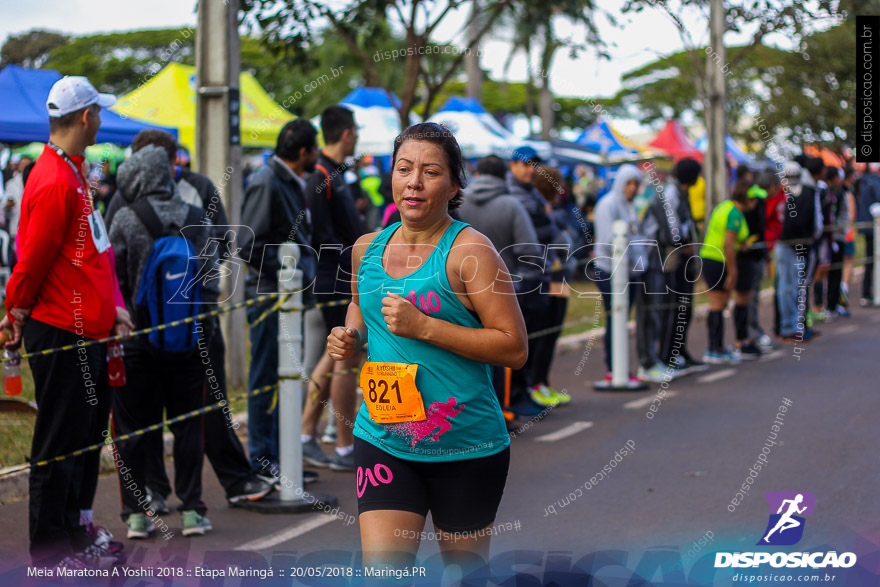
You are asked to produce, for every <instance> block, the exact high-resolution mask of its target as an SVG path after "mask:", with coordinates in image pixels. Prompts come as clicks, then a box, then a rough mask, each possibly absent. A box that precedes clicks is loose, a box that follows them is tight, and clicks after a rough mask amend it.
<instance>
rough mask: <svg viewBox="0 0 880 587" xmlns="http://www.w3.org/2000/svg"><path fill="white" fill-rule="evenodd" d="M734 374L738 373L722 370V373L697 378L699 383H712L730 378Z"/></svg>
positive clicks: (717, 372)
mask: <svg viewBox="0 0 880 587" xmlns="http://www.w3.org/2000/svg"><path fill="white" fill-rule="evenodd" d="M734 373H736V369H722V370H721V371H716V372H715V373H709V374H708V375H703V376H702V377H697V383H712V382H713V381H718V380H719V379H725V378H727V377H730V376H731V375H733V374H734Z"/></svg>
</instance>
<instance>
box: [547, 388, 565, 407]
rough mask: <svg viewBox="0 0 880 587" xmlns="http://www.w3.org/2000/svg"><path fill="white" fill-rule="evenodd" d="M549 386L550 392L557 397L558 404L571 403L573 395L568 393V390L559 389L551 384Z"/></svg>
mask: <svg viewBox="0 0 880 587" xmlns="http://www.w3.org/2000/svg"><path fill="white" fill-rule="evenodd" d="M547 387H549V388H550V393H551V394H553V396H554V397H555V398H556V401H557V405H560V406H567V405H568V404H570V403H571V396H570V395H568V392H566V391H565V390H564V389H563V390H562V391H559V390H557V389H556V388H554V387H552V386H550V385H548V386H547Z"/></svg>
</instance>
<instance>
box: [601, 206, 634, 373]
mask: <svg viewBox="0 0 880 587" xmlns="http://www.w3.org/2000/svg"><path fill="white" fill-rule="evenodd" d="M611 232H612V235H613V240H612V242H613V243H614V255H613V256H612V261H611V271H612V273H611V324H606V325H605V327H606V328H609V327H610V328H611V385H612V386H613V387H625V386H626V385H627V383H628V382H629V336H628V335H627V334H628V333H627V330H626V321H627V317H628V316H629V298H628V297H627V284H628V283H629V266H628V264H627V262H626V247H627V244H628V242H629V240H628V238H627V233H628V232H629V225H628V224H627V223H626V222H625V221H623V220H617V221H615V222H614V224H613V225H612V226H611Z"/></svg>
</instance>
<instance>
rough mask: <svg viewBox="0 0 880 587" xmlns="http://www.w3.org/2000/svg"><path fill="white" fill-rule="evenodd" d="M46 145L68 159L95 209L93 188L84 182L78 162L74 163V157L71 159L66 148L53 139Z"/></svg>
mask: <svg viewBox="0 0 880 587" xmlns="http://www.w3.org/2000/svg"><path fill="white" fill-rule="evenodd" d="M46 145H47V146H48V147H49V148H50V149H52V150H53V151H55V152H56V153H58V156H59V157H61V158H62V159H64V161H66V162H67V164H68V165H70V169H72V170H73V174H74V175H75V176H76V180H77V181H78V182H79V185H80V186H81V187H82V190H83V194H84V195H85V196H86V197H87V198H88V199H89V206H90V207H91V209H92V210H94V209H95V202H94V200H93V199H92V192H91V190H89V188H88V187H86V184H85V183H84V182H83V179H82V175H81V174H80V173H81V172H80V170H78V169H77V168H76V163H74V162H73V159H71V158H70V157H69V156H68V155H67V153H65V152H64V149H62V148H61V147H59V146H58V145H56V144H55V143H53V142H52V141H49V142H48V143H46Z"/></svg>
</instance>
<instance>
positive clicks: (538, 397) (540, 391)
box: [529, 384, 559, 408]
mask: <svg viewBox="0 0 880 587" xmlns="http://www.w3.org/2000/svg"><path fill="white" fill-rule="evenodd" d="M529 397H530V398H532V401H533V402H535V403H536V404H538V405H539V406H541V407H542V408H549V407H553V406H556V405H557V404H558V403H559V400H558V399H556V394H554V393H551V391H550V388H549V387H548V386H546V385H543V384H542V385H536V386H534V387H533V388H532V391H530V392H529Z"/></svg>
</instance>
